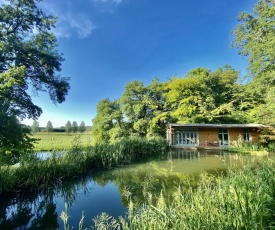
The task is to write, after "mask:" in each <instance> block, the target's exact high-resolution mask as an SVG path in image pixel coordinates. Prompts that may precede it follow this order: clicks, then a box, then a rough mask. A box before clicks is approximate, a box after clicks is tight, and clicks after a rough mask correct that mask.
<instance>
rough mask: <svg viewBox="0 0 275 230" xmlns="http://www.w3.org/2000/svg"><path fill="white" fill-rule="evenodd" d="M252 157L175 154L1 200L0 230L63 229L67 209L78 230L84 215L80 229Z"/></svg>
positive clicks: (169, 194)
mask: <svg viewBox="0 0 275 230" xmlns="http://www.w3.org/2000/svg"><path fill="white" fill-rule="evenodd" d="M258 159H259V158H258V157H256V156H243V155H236V154H230V153H227V152H216V153H210V152H198V151H174V152H170V153H168V154H167V156H165V157H164V158H163V157H160V158H159V159H155V160H150V161H148V162H146V163H139V164H132V165H128V166H124V167H121V168H116V169H112V170H104V171H97V172H91V173H90V174H89V175H87V176H85V177H75V178H71V180H70V181H68V182H66V183H64V184H62V185H60V186H59V187H57V188H49V189H48V190H46V191H43V192H39V193H37V194H23V195H22V194H20V195H18V194H13V195H9V196H0V229H62V228H63V223H62V221H61V219H60V217H59V216H60V213H61V211H62V210H64V207H65V203H67V204H68V207H69V215H70V218H69V223H70V226H74V228H77V226H78V222H79V220H80V219H81V213H82V211H84V213H85V216H86V217H85V219H84V228H85V227H89V226H91V225H92V220H91V219H92V218H93V217H95V216H96V215H99V214H100V213H102V212H106V213H107V214H109V215H111V216H114V217H115V218H117V217H118V216H119V215H122V216H125V213H126V211H127V207H128V203H129V199H130V198H131V199H132V200H133V201H134V203H135V205H142V203H143V202H144V199H152V202H154V199H155V197H157V196H158V195H159V194H160V192H161V191H162V193H163V194H164V196H165V198H166V199H167V200H168V201H172V199H173V191H175V188H177V187H178V186H181V187H182V188H184V187H186V188H187V187H189V186H195V185H196V183H197V182H198V181H199V174H200V172H202V171H206V172H208V173H215V174H217V173H223V172H226V170H227V169H228V167H233V166H234V167H235V166H236V167H243V165H245V164H248V163H249V164H252V165H253V164H256V163H257V161H258Z"/></svg>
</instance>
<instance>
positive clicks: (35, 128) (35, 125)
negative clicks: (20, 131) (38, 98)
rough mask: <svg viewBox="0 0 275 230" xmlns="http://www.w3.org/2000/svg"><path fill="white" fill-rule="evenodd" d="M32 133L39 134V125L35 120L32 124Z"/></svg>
mask: <svg viewBox="0 0 275 230" xmlns="http://www.w3.org/2000/svg"><path fill="white" fill-rule="evenodd" d="M32 132H33V133H37V132H39V123H38V121H37V120H34V121H33V123H32Z"/></svg>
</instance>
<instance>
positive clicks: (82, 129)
mask: <svg viewBox="0 0 275 230" xmlns="http://www.w3.org/2000/svg"><path fill="white" fill-rule="evenodd" d="M78 131H79V132H80V133H84V132H85V131H86V126H85V123H84V121H82V122H81V123H80V125H79V127H78Z"/></svg>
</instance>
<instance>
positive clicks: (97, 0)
mask: <svg viewBox="0 0 275 230" xmlns="http://www.w3.org/2000/svg"><path fill="white" fill-rule="evenodd" d="M93 1H94V2H103V3H108V4H112V3H116V4H119V3H121V2H122V0H93Z"/></svg>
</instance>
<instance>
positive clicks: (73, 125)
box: [72, 121, 78, 133]
mask: <svg viewBox="0 0 275 230" xmlns="http://www.w3.org/2000/svg"><path fill="white" fill-rule="evenodd" d="M72 131H73V132H74V133H76V132H77V131H78V125H77V122H76V121H73V124H72Z"/></svg>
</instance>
